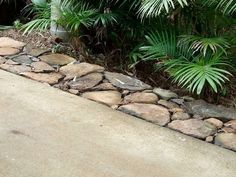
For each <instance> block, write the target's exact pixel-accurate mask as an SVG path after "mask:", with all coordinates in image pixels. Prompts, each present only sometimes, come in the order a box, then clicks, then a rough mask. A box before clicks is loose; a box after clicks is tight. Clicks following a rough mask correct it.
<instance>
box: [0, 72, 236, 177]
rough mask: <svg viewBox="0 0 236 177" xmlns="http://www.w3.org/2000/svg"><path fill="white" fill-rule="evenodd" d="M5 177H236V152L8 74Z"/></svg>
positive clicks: (3, 99) (0, 99)
mask: <svg viewBox="0 0 236 177" xmlns="http://www.w3.org/2000/svg"><path fill="white" fill-rule="evenodd" d="M0 177H236V153H234V152H232V151H229V150H226V149H223V148H220V147H218V146H215V145H212V144H208V143H205V142H202V141H200V140H197V139H194V138H191V137H188V136H185V135H183V134H180V133H178V132H174V131H171V130H169V129H166V128H163V127H159V126H157V125H154V124H151V123H148V122H145V121H143V120H140V119H137V118H134V117H132V116H129V115H126V114H124V113H121V112H118V111H115V110H112V109H110V108H108V107H106V106H104V105H101V104H98V103H95V102H92V101H89V100H86V99H84V98H80V97H78V96H74V95H72V94H69V93H65V92H62V91H60V90H57V89H54V88H51V87H49V86H47V85H45V84H42V83H38V82H35V81H32V80H29V79H26V78H23V77H20V76H17V75H14V74H10V73H7V72H5V71H2V70H0Z"/></svg>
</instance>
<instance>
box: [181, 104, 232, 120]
mask: <svg viewBox="0 0 236 177" xmlns="http://www.w3.org/2000/svg"><path fill="white" fill-rule="evenodd" d="M185 108H186V109H187V111H188V112H189V113H191V114H198V115H200V116H202V117H204V118H209V117H214V118H219V119H221V120H222V121H227V120H228V121H229V120H233V119H236V110H235V109H230V108H226V107H224V106H216V105H213V104H209V103H207V102H205V101H203V100H196V101H192V102H186V103H185Z"/></svg>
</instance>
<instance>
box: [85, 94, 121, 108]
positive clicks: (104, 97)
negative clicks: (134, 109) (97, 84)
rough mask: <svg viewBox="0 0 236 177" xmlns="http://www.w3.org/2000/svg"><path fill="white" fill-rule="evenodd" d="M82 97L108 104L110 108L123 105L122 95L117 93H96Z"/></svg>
mask: <svg viewBox="0 0 236 177" xmlns="http://www.w3.org/2000/svg"><path fill="white" fill-rule="evenodd" d="M82 97H84V98H87V99H90V100H93V101H96V102H99V103H103V104H106V105H108V106H113V105H118V104H120V103H121V100H122V99H121V94H120V92H117V91H94V92H86V93H83V94H82Z"/></svg>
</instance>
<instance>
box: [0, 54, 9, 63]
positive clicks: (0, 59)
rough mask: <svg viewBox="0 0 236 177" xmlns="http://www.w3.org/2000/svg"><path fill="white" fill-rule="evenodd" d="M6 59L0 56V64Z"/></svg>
mask: <svg viewBox="0 0 236 177" xmlns="http://www.w3.org/2000/svg"><path fill="white" fill-rule="evenodd" d="M6 61H7V60H6V59H5V58H4V57H1V56H0V64H4V63H5V62H6Z"/></svg>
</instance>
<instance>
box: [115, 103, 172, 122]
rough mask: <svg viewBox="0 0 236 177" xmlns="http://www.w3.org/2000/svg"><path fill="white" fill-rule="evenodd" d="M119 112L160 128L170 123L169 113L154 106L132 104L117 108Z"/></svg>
mask: <svg viewBox="0 0 236 177" xmlns="http://www.w3.org/2000/svg"><path fill="white" fill-rule="evenodd" d="M119 110H120V111H122V112H125V113H127V114H131V115H133V116H136V117H139V118H141V119H144V120H147V121H150V122H152V123H155V124H157V125H160V126H165V125H166V124H167V123H169V122H170V113H169V111H168V110H167V109H166V108H164V107H162V106H158V105H154V104H141V103H133V104H128V105H123V106H121V107H119Z"/></svg>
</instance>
